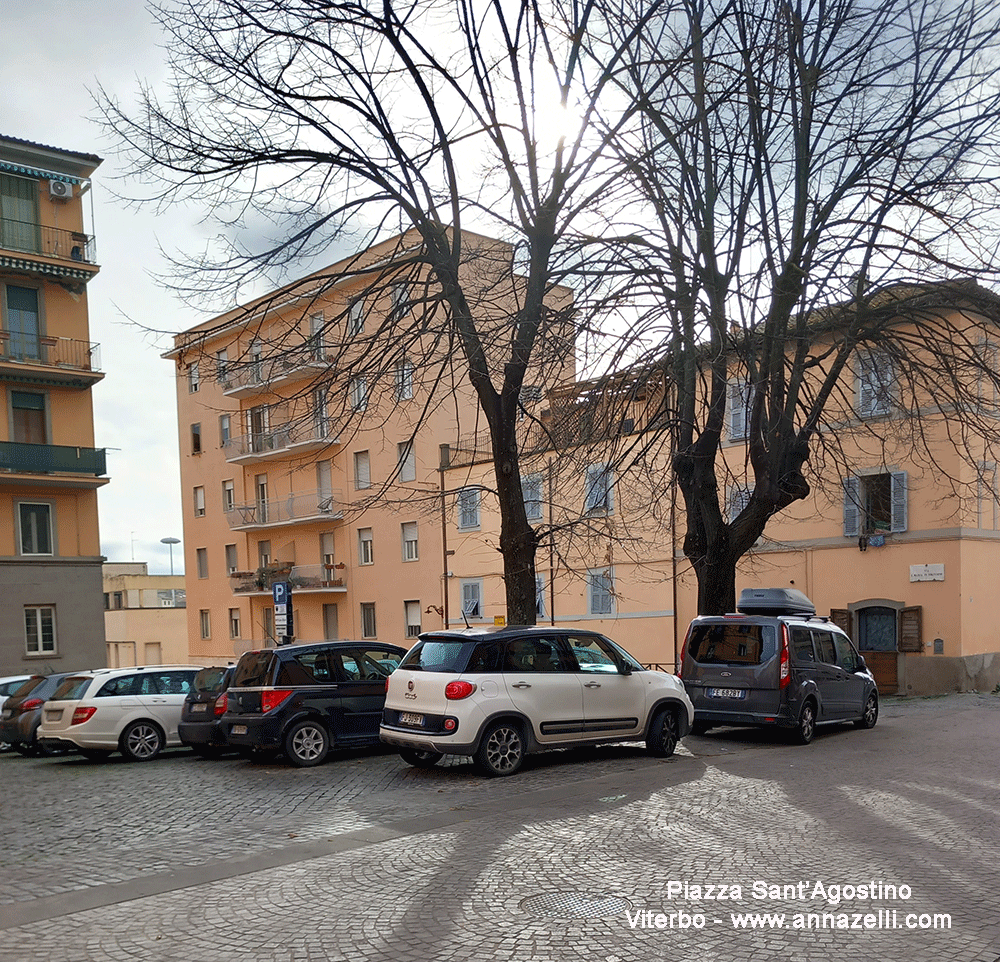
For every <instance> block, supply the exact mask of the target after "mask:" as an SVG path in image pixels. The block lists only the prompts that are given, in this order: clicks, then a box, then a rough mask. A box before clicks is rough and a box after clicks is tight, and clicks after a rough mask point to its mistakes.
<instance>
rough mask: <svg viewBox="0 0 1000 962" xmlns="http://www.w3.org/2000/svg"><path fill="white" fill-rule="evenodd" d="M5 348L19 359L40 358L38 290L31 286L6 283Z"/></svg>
mask: <svg viewBox="0 0 1000 962" xmlns="http://www.w3.org/2000/svg"><path fill="white" fill-rule="evenodd" d="M6 322H7V333H8V339H7V350H8V351H9V352H10V356H11V357H13V358H16V359H17V360H19V361H24V360H27V361H39V360H43V358H42V340H41V335H42V329H41V319H40V316H39V310H38V291H37V290H35V288H33V287H15V286H14V285H13V284H8V285H7V318H6Z"/></svg>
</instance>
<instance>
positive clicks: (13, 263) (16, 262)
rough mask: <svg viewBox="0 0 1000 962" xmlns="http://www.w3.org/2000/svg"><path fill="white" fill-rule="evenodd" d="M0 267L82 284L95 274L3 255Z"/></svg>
mask: <svg viewBox="0 0 1000 962" xmlns="http://www.w3.org/2000/svg"><path fill="white" fill-rule="evenodd" d="M0 267H6V268H8V269H9V270H14V271H27V272H29V273H33V274H48V275H49V276H50V277H68V278H70V279H71V280H74V281H83V282H84V283H86V282H87V281H89V280H90V279H91V278H92V277H93V276H94V275H95V274H96V273H97V271H95V270H89V271H84V270H81V269H80V268H79V267H70V266H69V265H66V266H63V265H62V264H50V263H48V262H47V261H44V262H43V261H29V260H25V259H24V258H22V257H8V256H6V255H3V254H0Z"/></svg>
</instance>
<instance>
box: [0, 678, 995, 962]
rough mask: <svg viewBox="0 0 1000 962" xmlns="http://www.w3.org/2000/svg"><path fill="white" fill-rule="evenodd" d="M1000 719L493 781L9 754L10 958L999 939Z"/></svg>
mask: <svg viewBox="0 0 1000 962" xmlns="http://www.w3.org/2000/svg"><path fill="white" fill-rule="evenodd" d="M998 740H1000V697H997V696H991V695H975V694H972V695H952V696H947V697H944V698H930V699H914V700H896V699H889V700H887V701H886V703H885V704H884V705H883V713H882V718H881V719H880V721H879V724H878V726H877V727H876V728H875V729H874V730H872V731H856V730H854V729H853V728H851V727H842V728H837V729H834V730H824V731H822V732H821V733H820V734H819V735H818V736H817V738H816V740H815V741H814V742H813V744H812V745H811V746H809V747H799V746H793V745H789V744H787V742H785V741H782V740H781V739H780V738H779V737H777V736H776V734H775V733H770V732H759V731H738V730H724V731H720V732H712V733H710V734H709V735H707V736H705V737H701V738H696V737H689V738H687V739H686V740H685V742H684V746H683V747H682V749H681V750H680V751H679V752H678V754H677V755H676V756H675V757H674V758H672V759H668V760H662V761H660V760H654V759H650V758H648V757H647V756H646V755H645V754H644V753H643V752H642V751H641V748H640V747H639V746H612V747H607V748H601V749H592V750H588V751H581V752H560V753H550V754H547V755H542V756H535V757H534V758H532V759H530V760H529V764H528V765H527V766H526V769H525V770H524V771H523V772H522V773H521V774H519V775H517V776H515V777H514V778H510V779H500V780H490V779H486V778H483V777H481V776H479V775H477V774H476V773H475V772H474V771H473V769H472V768H471V766H469V765H468V764H467V763H466V762H464V761H461V760H450V762H451V763H450V764H447V765H443V766H439V767H438V768H436V769H432V770H429V771H423V770H418V769H413V768H409V767H407V766H405V765H403V764H402V763H401V762H400V761H399V760H398V759H397V757H396V756H395V755H394V754H388V753H375V754H362V753H355V754H348V755H340V756H338V757H336V758H334V760H332V761H331V762H329V763H327V764H325V765H323V766H321V767H319V768H316V769H295V768H293V767H291V766H289V765H287V764H286V763H283V762H276V763H273V764H267V765H257V764H253V763H250V762H247V761H244V760H242V759H235V758H233V759H223V760H220V761H215V762H212V761H203V760H200V759H196V758H194V757H193V756H190V755H188V754H186V753H181V752H173V753H168V754H166V755H164V756H163V757H162V758H160V759H157V760H156V761H154V762H152V763H149V764H129V763H126V762H124V761H123V760H120V759H119V758H118V757H117V756H115V757H114V758H112V759H111V760H110V761H109V762H107V763H104V764H96V765H95V764H90V763H88V762H85V761H83V760H82V759H77V758H76V757H70V756H66V757H62V758H51V759H24V758H21V757H20V756H14V755H4V756H0V797H2V799H3V803H2V805H3V819H4V842H3V846H2V850H0V851H2V858H0V929H2V930H3V931H0V960H3V962H7V960H14V959H18V960H21V959H24V958H25V957H27V956H29V955H30V956H31V957H37V958H44V959H46V960H49V962H112V960H113V962H133V960H136V959H141V960H144V962H160V960H163V962H167V960H169V962H178V960H183V962H203V960H204V962H230V960H240V962H271V960H275V962H320V960H322V962H341V960H343V962H356V960H372V962H383V960H387V962H388V960H391V962H425V960H427V962H430V960H435V962H437V960H441V962H451V960H456V962H457V960H472V959H476V960H537V962H550V960H551V962H563V960H567V962H569V960H578V959H579V960H584V959H587V960H597V962H652V960H691V962H703V960H704V962H708V960H712V962H715V960H725V962H729V960H740V962H742V960H746V962H766V960H771V959H774V960H778V959H780V960H787V962H800V960H814V959H823V960H827V959H829V960H837V962H854V960H859V962H860V960H864V962H893V960H906V962H923V960H927V962H931V960H934V962H937V960H949V962H951V960H954V962H998V960H1000V911H998V909H1000V905H998V903H1000V897H998V895H997V893H998V892H1000V823H998V820H997V812H998V804H1000V772H998V770H997V762H998V754H997V749H996V745H997V743H998ZM755 882H758V883H760V884H761V885H763V886H764V888H763V889H760V888H758V889H756V890H755V889H754V883H755ZM817 882H818V883H820V884H821V886H822V888H821V889H818V888H817V886H816V883H817ZM685 883H686V886H687V888H686V890H685ZM799 883H802V884H801V885H800V884H799ZM872 883H874V887H875V892H874V897H871V894H872V893H863V892H861V891H860V889H859V887H860V886H871V885H872ZM880 884H881V886H882V887H881V888H878V886H879V885H880ZM710 885H712V886H716V888H715V889H714V891H712V892H711V893H709V890H708V886H710ZM723 885H724V886H727V889H726V890H725V891H723V889H722V888H721V887H722V886H723ZM890 885H891V886H896V887H897V888H896V892H895V895H896V897H895V898H892V897H890V896H891V893H890V892H889V891H888V890H887V888H886V887H887V886H890ZM696 886H700V887H701V890H700V892H699V891H696V889H695V887H696ZM737 886H739V890H738V891H737V888H736V887H737ZM771 886H777V888H771ZM831 886H840V887H841V888H840V891H839V892H838V891H837V890H836V889H833V888H831ZM846 886H854V887H855V889H854V890H853V891H844V887H846ZM904 887H908V888H906V889H905V891H904ZM709 894H711V895H713V896H719V895H723V894H724V895H727V896H729V898H726V899H722V898H708V897H706V896H708V895H709ZM699 896H700V898H699ZM757 896H760V897H757ZM838 898H839V901H838ZM894 912H895V915H893V913H894ZM749 913H754V914H755V915H756V916H760V915H762V914H764V913H767V914H768V915H769V916H770V918H769V920H767V921H764V920H763V919H761V918H759V917H757V918H756V919H755V921H756V922H757V923H758V927H756V928H753V927H745V926H747V925H750V924H751V923H750V922H749V920H747V919H746V916H747V914H749ZM657 915H659V916H660V917H659V919H658V918H657ZM734 915H739V916H742V917H744V927H741V926H740V925H739V923H738V922H734V919H733V916H734ZM778 916H780V917H781V920H780V924H779V919H778ZM935 916H938V918H937V919H936V918H935ZM944 917H946V918H944ZM911 920H912V923H913V924H914V925H915V926H917V927H915V928H907V927H906V925H907V922H908V921H911ZM797 921H799V922H800V923H801V924H803V925H807V926H808V925H810V924H811V925H812V926H813V927H812V928H811V929H809V928H806V929H805V930H801V929H796V928H794V926H795V924H796V922H797ZM946 921H947V922H948V923H949V924H950V927H947V928H944V927H941V926H944V925H945V922H946ZM892 922H895V925H896V927H894V928H893V927H888V925H889V924H890V923H892ZM845 923H846V925H847V926H851V927H849V928H846V929H845V928H840V927H838V926H842V925H844V924H845ZM658 925H659V926H660V927H658ZM934 925H937V926H938V927H937V928H934V927H921V926H934Z"/></svg>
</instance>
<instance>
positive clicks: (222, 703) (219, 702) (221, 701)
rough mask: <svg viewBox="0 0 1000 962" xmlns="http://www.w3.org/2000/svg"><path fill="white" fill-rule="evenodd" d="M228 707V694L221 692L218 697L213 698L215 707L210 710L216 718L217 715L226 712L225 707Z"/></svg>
mask: <svg viewBox="0 0 1000 962" xmlns="http://www.w3.org/2000/svg"><path fill="white" fill-rule="evenodd" d="M228 707H229V696H228V695H227V694H226V693H225V692H223V693H222V694H221V695H219V697H218V698H216V699H215V708H213V709H212V711H214V712H215V716H216V718H218V716H219V715H224V714H225V713H226V709H227V708H228Z"/></svg>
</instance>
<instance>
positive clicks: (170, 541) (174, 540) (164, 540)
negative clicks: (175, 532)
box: [160, 538, 181, 577]
mask: <svg viewBox="0 0 1000 962" xmlns="http://www.w3.org/2000/svg"><path fill="white" fill-rule="evenodd" d="M180 543H181V539H180V538H160V544H165V545H169V546H170V575H171V577H173V574H174V545H175V544H180Z"/></svg>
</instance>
